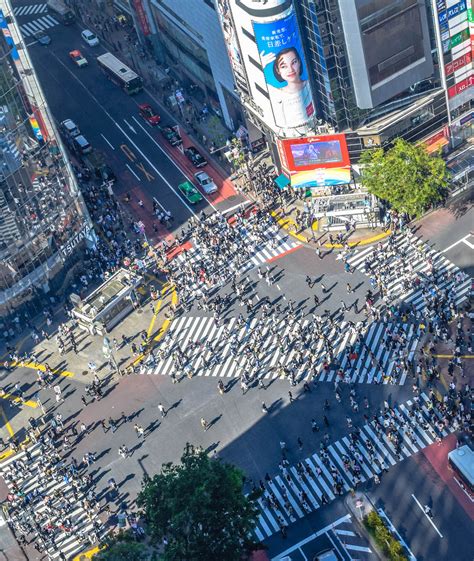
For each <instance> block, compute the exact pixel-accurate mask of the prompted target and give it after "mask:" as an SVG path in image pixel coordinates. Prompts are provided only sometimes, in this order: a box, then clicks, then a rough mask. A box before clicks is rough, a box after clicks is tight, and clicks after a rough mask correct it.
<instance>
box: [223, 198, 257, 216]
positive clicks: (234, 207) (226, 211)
mask: <svg viewBox="0 0 474 561" xmlns="http://www.w3.org/2000/svg"><path fill="white" fill-rule="evenodd" d="M251 202H252V201H244V202H243V203H239V204H238V205H234V206H231V207H230V208H227V209H226V210H223V211H222V214H227V213H229V212H232V211H233V210H236V209H237V208H240V207H241V206H245V205H248V204H250V203H251Z"/></svg>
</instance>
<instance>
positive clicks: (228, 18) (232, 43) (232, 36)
mask: <svg viewBox="0 0 474 561" xmlns="http://www.w3.org/2000/svg"><path fill="white" fill-rule="evenodd" d="M217 12H218V14H219V20H220V22H221V27H222V32H223V35H224V42H225V44H226V47H227V54H228V56H229V60H230V64H231V66H232V70H233V71H234V72H235V73H236V74H238V75H239V76H240V77H244V76H245V72H244V67H243V64H242V57H241V54H240V46H239V42H238V39H237V34H236V32H235V26H234V22H233V20H232V14H231V11H230V6H229V0H217Z"/></svg>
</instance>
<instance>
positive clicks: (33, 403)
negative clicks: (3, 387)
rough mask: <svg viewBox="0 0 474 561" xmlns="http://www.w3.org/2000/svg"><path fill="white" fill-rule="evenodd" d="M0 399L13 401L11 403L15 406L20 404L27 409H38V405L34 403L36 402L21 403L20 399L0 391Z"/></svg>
mask: <svg viewBox="0 0 474 561" xmlns="http://www.w3.org/2000/svg"><path fill="white" fill-rule="evenodd" d="M0 397H1V398H2V399H8V400H10V401H13V403H15V405H18V404H21V405H26V406H27V407H32V408H33V409H36V408H37V407H38V404H37V403H36V401H31V400H28V401H21V399H20V398H19V397H18V396H16V395H14V394H11V393H7V392H2V391H0Z"/></svg>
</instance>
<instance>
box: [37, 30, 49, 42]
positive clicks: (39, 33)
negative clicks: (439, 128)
mask: <svg viewBox="0 0 474 561" xmlns="http://www.w3.org/2000/svg"><path fill="white" fill-rule="evenodd" d="M33 37H34V38H35V39H36V40H37V41H38V43H39V44H40V45H49V44H50V43H51V37H50V36H49V35H46V33H45V32H44V31H35V32H34V33H33Z"/></svg>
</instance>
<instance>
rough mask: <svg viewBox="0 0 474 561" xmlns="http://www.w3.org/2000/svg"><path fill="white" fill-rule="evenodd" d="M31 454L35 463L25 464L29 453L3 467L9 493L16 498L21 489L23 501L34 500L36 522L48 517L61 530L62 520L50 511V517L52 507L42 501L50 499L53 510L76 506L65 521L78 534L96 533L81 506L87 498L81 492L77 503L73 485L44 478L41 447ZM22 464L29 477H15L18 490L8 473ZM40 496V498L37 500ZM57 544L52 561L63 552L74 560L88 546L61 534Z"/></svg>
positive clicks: (50, 550)
mask: <svg viewBox="0 0 474 561" xmlns="http://www.w3.org/2000/svg"><path fill="white" fill-rule="evenodd" d="M29 452H30V453H31V455H32V457H33V459H32V462H29V461H28V460H26V461H25V452H21V453H19V454H16V455H15V456H12V457H11V458H9V459H8V460H5V461H4V462H2V463H0V475H1V476H2V477H3V478H4V479H5V482H6V484H7V486H8V488H9V490H10V491H11V492H12V494H16V493H18V491H17V490H16V489H19V490H20V491H21V497H26V496H27V495H28V496H29V497H30V500H31V501H33V503H34V504H35V506H34V516H35V520H36V521H37V522H39V523H41V522H40V519H41V518H42V517H43V516H45V520H46V518H48V519H49V523H50V524H52V525H53V526H59V524H60V520H59V518H58V517H57V516H55V515H54V514H51V512H52V511H49V514H48V506H47V505H46V504H45V501H43V500H41V499H40V497H50V498H51V499H52V503H51V505H52V506H53V507H57V506H59V504H60V503H63V504H68V505H73V506H72V509H71V510H70V511H69V513H68V514H67V516H66V517H65V518H68V519H69V520H70V521H71V524H72V526H73V528H74V530H75V532H76V533H78V532H80V533H83V534H84V535H87V534H88V533H89V532H91V531H92V530H93V529H94V525H93V523H92V522H90V521H89V519H88V518H87V516H86V511H85V510H84V508H83V507H82V504H81V500H82V499H83V498H84V494H83V493H82V492H81V491H78V495H79V500H75V499H74V496H73V487H72V484H71V483H69V482H67V481H66V480H65V479H64V478H63V477H62V476H61V477H59V476H58V477H56V476H54V475H51V474H49V475H43V476H40V469H39V468H40V459H41V457H42V454H41V451H40V447H39V445H38V444H35V445H33V446H32V447H30V448H29ZM19 460H23V461H25V463H26V464H27V467H28V468H29V473H28V474H26V475H25V477H20V476H18V475H16V476H15V477H14V483H15V486H17V487H16V489H15V487H14V486H13V485H12V481H11V477H8V472H9V469H10V465H11V464H12V463H13V462H17V461H19ZM55 492H61V493H62V494H63V498H61V497H59V496H56V495H55ZM36 494H38V495H37V496H36ZM35 496H36V498H35ZM45 523H46V522H45ZM54 543H55V545H56V548H53V547H49V548H48V550H47V552H48V559H59V552H62V553H63V554H64V555H65V556H66V558H67V559H71V558H72V557H73V556H74V555H77V554H78V553H80V552H81V551H82V550H83V549H84V546H83V545H81V544H80V543H79V541H78V540H77V538H76V537H75V535H74V534H73V533H72V532H69V531H64V530H61V531H59V533H56V534H55V540H54Z"/></svg>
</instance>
